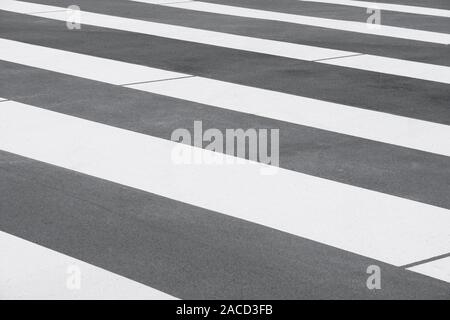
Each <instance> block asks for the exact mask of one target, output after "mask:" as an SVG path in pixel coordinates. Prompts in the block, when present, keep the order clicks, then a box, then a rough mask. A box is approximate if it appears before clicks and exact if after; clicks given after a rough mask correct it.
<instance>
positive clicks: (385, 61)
mask: <svg viewBox="0 0 450 320" xmlns="http://www.w3.org/2000/svg"><path fill="white" fill-rule="evenodd" d="M320 63H324V64H331V65H334V66H340V67H348V68H355V69H360V70H366V71H373V72H380V73H386V74H394V75H402V76H404V77H409V78H416V79H422V80H429V81H436V79H437V78H439V82H442V83H447V84H450V67H443V66H438V65H432V64H428V63H422V62H413V61H407V60H401V59H394V58H385V57H379V56H372V55H370V56H369V55H353V56H348V57H340V58H338V59H327V60H323V61H320ZM441 72H442V73H441Z"/></svg>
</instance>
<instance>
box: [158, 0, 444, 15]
mask: <svg viewBox="0 0 450 320" xmlns="http://www.w3.org/2000/svg"><path fill="white" fill-rule="evenodd" d="M161 1H162V0H161ZM166 1H167V2H169V1H168V0H166ZM298 1H304V2H316V3H329V4H338V5H343V6H352V7H361V8H378V9H380V10H387V11H396V12H403V13H412V14H421V15H427V16H436V17H444V18H450V10H445V9H437V8H427V7H418V6H410V5H403V4H393V3H383V2H370V1H360V0H358V1H354V0H298Z"/></svg>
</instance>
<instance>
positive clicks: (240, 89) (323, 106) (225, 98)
mask: <svg viewBox="0 0 450 320" xmlns="http://www.w3.org/2000/svg"><path fill="white" fill-rule="evenodd" d="M0 47H1V48H2V50H1V51H0V59H1V60H6V61H10V62H14V63H19V64H23V65H28V66H32V67H36V68H42V69H46V70H50V71H54V72H60V73H65V74H70V75H74V76H78V77H82V78H86V79H92V80H98V81H104V82H108V83H115V84H124V83H127V82H137V81H131V80H136V79H138V78H137V75H140V76H139V79H140V80H142V81H146V80H148V81H150V80H152V79H154V78H156V75H159V76H160V75H164V76H165V77H169V75H166V74H165V72H166V71H163V70H159V69H153V68H148V67H144V66H138V65H132V64H128V63H124V62H119V61H113V60H107V59H100V58H94V57H91V56H87V55H81V54H75V53H70V52H67V51H62V50H55V49H51V48H46V47H41V46H35V45H30V44H25V43H21V42H16V41H11V40H4V39H0ZM98 61H100V63H98ZM80 65H83V66H89V67H88V68H80V67H79V66H80ZM104 72H106V73H104ZM106 75H108V76H106ZM146 75H148V76H149V78H148V79H146V78H145V77H146ZM172 75H173V74H172V73H170V76H172ZM178 75H180V74H178ZM129 87H130V88H133V89H137V90H142V91H146V92H151V93H157V94H161V95H165V96H170V97H175V98H179V99H183V100H189V101H193V102H198V103H203V104H206V105H209V106H213V107H218V108H223V109H228V110H234V111H239V112H244V113H249V114H254V115H259V116H263V117H268V118H272V119H276V120H281V121H286V122H290V123H294V124H299V125H305V126H310V127H315V128H319V129H323V130H328V131H333V132H338V133H342V134H347V135H352V136H357V137H361V138H365V139H370V140H374V141H380V142H384V143H389V144H394V145H398V146H402V147H407V148H413V149H417V150H422V151H426V152H432V153H437V154H442V155H446V156H450V142H449V140H448V139H447V138H446V137H448V136H450V126H446V125H442V124H437V123H432V122H427V121H422V120H416V119H411V118H406V117H400V116H395V115H391V114H387V113H382V112H376V111H371V110H366V109H360V108H355V107H351V106H346V105H342V104H336V103H331V102H326V101H321V100H315V99H310V98H304V97H300V96H295V95H290V94H285V93H281V92H276V91H270V90H265V89H258V88H253V87H248V86H243V85H238V84H233V83H228V82H222V81H217V80H213V79H208V78H201V77H195V78H185V79H179V80H171V81H162V82H154V83H147V84H140V85H131V86H129Z"/></svg>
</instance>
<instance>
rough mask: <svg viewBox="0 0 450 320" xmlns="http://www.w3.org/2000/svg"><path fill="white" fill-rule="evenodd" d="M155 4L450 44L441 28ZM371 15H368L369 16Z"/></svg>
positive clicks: (214, 6) (195, 4)
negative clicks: (435, 29) (410, 27)
mask: <svg viewBox="0 0 450 320" xmlns="http://www.w3.org/2000/svg"><path fill="white" fill-rule="evenodd" d="M132 1H136V2H146V3H154V2H153V1H151V0H150V1H149V0H132ZM158 2H159V1H157V2H156V3H155V4H159V5H164V6H168V7H174V8H180V9H187V10H196V11H202V12H209V13H217V14H226V15H233V16H239V17H245V18H254V19H265V20H273V21H281V22H288V23H295V24H301V25H308V26H314V27H320V28H328V29H335V30H342V31H349V32H357V33H365V34H372V35H377V36H383V37H393V38H400V39H408V40H415V41H423V42H432V43H439V44H449V43H450V35H449V34H446V33H440V32H431V31H423V30H417V29H407V28H401V27H393V26H386V25H379V26H377V27H376V28H374V27H373V25H370V24H368V23H366V22H356V21H346V20H336V19H328V18H317V17H310V16H302V15H295V14H290V13H282V12H273V11H265V10H258V9H249V8H243V7H234V6H228V5H222V4H215V3H208V2H201V1H187V2H168V3H158ZM368 17H369V15H367V16H366V17H362V19H364V18H368Z"/></svg>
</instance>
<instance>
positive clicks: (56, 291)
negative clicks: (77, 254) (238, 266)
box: [0, 231, 175, 300]
mask: <svg viewBox="0 0 450 320" xmlns="http://www.w3.org/2000/svg"><path fill="white" fill-rule="evenodd" d="M0 247H1V248H2V254H1V256H0V288H1V290H0V299H7V300H10V299H13V300H16V299H20V300H21V299H32V300H35V299H56V300H65V299H70V300H72V299H77V300H78V299H82V300H91V299H101V300H104V299H106V300H109V299H152V300H153V299H156V300H161V299H164V300H165V299H170V300H172V299H175V298H174V297H173V296H170V295H168V294H166V293H163V292H161V291H159V290H156V289H153V288H151V287H148V286H145V285H143V284H141V283H139V282H136V281H133V280H130V279H128V278H125V277H122V276H120V275H118V274H115V273H112V272H109V271H107V270H104V269H102V268H99V267H96V266H93V265H91V264H88V263H86V262H83V261H81V260H78V259H75V258H72V257H70V256H67V255H65V254H62V253H59V252H56V251H53V250H50V249H48V248H45V247H43V246H40V245H38V244H35V243H33V242H29V241H26V240H24V239H21V238H18V237H15V236H13V235H10V234H8V233H5V232H2V231H0ZM71 277H72V278H71ZM73 277H79V278H78V279H76V278H73ZM78 281H79V282H78Z"/></svg>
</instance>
